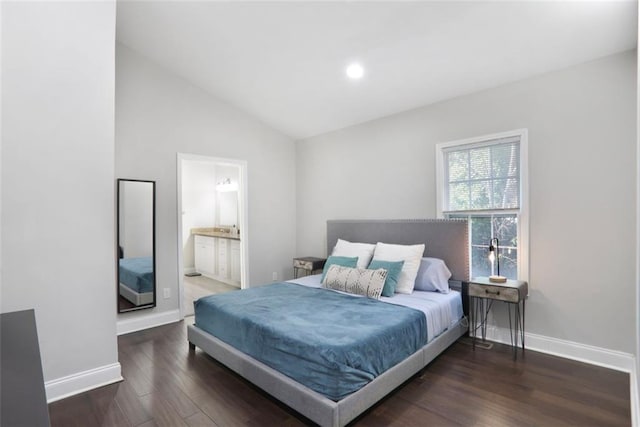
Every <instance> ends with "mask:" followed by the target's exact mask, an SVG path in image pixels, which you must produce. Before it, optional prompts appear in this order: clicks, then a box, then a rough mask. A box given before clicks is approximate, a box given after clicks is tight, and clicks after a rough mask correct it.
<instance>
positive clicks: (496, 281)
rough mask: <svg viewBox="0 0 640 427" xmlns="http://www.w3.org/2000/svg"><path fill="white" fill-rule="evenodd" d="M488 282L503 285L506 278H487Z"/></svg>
mask: <svg viewBox="0 0 640 427" xmlns="http://www.w3.org/2000/svg"><path fill="white" fill-rule="evenodd" d="M489 281H490V282H493V283H505V282H506V281H507V278H506V277H504V276H489Z"/></svg>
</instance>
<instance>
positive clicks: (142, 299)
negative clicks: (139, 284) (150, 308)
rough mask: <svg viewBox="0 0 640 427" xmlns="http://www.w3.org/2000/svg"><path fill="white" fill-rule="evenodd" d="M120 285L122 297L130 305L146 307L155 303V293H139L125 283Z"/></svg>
mask: <svg viewBox="0 0 640 427" xmlns="http://www.w3.org/2000/svg"><path fill="white" fill-rule="evenodd" d="M119 285H120V289H119V290H120V295H121V296H122V297H123V298H124V299H126V300H127V301H129V302H130V303H132V304H135V305H146V304H151V303H153V292H143V293H139V292H136V291H134V290H133V289H131V288H130V287H128V286H127V285H125V284H123V283H119Z"/></svg>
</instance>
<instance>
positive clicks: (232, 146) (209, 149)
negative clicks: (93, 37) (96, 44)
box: [115, 44, 295, 319]
mask: <svg viewBox="0 0 640 427" xmlns="http://www.w3.org/2000/svg"><path fill="white" fill-rule="evenodd" d="M115 151H116V157H115V158H116V176H117V177H119V178H136V179H149V180H155V181H157V183H156V185H157V187H156V191H157V201H156V209H157V210H156V215H157V217H156V221H157V222H156V245H157V246H156V250H157V252H156V254H157V257H158V259H157V268H158V275H157V277H158V283H157V286H158V297H159V298H158V307H156V308H155V309H154V310H153V313H160V312H164V311H169V310H176V309H178V263H177V259H178V252H177V250H178V230H177V223H178V219H177V216H176V215H177V213H176V204H177V196H176V194H177V190H176V185H177V183H176V153H188V154H199V155H207V156H214V157H222V158H234V159H241V160H246V161H247V163H248V166H247V169H248V186H249V188H248V192H249V195H248V197H249V202H248V207H247V208H248V211H249V268H250V271H249V285H250V286H256V285H260V284H264V283H268V282H271V277H272V272H274V271H275V272H277V273H278V275H279V277H283V275H286V276H290V275H291V271H292V267H291V259H292V258H293V256H295V148H294V142H293V141H292V140H291V139H289V138H288V137H286V136H284V135H282V134H280V133H278V132H276V131H274V130H272V129H271V128H269V127H267V126H266V125H264V124H262V123H260V122H258V121H256V120H255V119H253V118H252V117H250V116H248V115H247V114H245V113H242V112H240V111H238V110H235V109H233V108H231V107H230V106H228V105H226V104H224V103H223V102H221V101H219V100H218V99H216V98H214V97H212V96H211V95H209V94H207V93H206V92H204V91H202V90H201V89H199V88H197V87H195V86H193V85H191V84H189V83H187V82H186V81H185V80H183V79H181V78H179V77H177V76H175V75H173V74H171V73H169V72H168V71H166V70H164V69H162V68H160V67H159V66H157V65H156V64H154V63H152V62H150V61H148V60H147V59H145V58H144V57H142V56H141V55H139V54H138V53H137V52H135V51H133V50H131V49H129V48H127V47H126V46H123V45H121V44H117V46H116V149H115ZM163 288H170V289H171V296H172V297H171V298H170V299H164V298H162V289H163ZM148 313H149V310H145V311H144V312H142V313H129V314H126V315H121V316H120V318H121V319H129V318H131V317H134V316H144V315H146V314H148Z"/></svg>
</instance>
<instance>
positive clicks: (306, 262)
mask: <svg viewBox="0 0 640 427" xmlns="http://www.w3.org/2000/svg"><path fill="white" fill-rule="evenodd" d="M325 262H327V259H326V258H316V257H313V256H305V257H298V258H294V259H293V278H294V279H297V278H298V272H299V270H304V271H306V272H307V275H309V274H313V272H314V271H317V270H322V268H323V267H324V263H325Z"/></svg>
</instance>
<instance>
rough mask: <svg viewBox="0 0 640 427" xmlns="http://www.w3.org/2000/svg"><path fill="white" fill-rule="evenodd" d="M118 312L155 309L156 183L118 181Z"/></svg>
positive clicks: (128, 180)
mask: <svg viewBox="0 0 640 427" xmlns="http://www.w3.org/2000/svg"><path fill="white" fill-rule="evenodd" d="M117 193H118V194H117V196H118V197H117V201H118V214H117V221H118V224H117V232H118V235H117V248H118V265H117V267H118V280H117V289H118V312H120V313H122V312H125V311H131V310H139V309H143V308H151V307H155V304H156V280H155V279H156V276H155V182H154V181H141V180H133V179H118V187H117Z"/></svg>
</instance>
